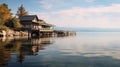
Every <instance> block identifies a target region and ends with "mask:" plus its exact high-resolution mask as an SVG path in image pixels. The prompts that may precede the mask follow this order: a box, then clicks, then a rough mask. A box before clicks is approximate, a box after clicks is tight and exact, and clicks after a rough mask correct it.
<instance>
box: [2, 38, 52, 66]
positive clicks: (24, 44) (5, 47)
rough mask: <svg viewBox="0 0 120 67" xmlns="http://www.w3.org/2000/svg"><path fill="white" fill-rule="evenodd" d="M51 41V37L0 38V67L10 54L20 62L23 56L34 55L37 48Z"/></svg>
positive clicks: (5, 62)
mask: <svg viewBox="0 0 120 67" xmlns="http://www.w3.org/2000/svg"><path fill="white" fill-rule="evenodd" d="M51 43H53V39H52V38H49V37H47V38H34V39H29V38H15V39H12V38H7V39H6V38H4V39H3V38H1V39H0V44H1V45H0V67H2V66H4V65H7V64H8V62H9V61H10V58H11V55H12V54H14V55H15V56H17V60H16V61H17V62H20V63H22V62H23V61H24V60H25V56H36V55H38V51H39V50H44V47H45V46H47V45H50V44H51Z"/></svg>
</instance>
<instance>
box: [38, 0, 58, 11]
mask: <svg viewBox="0 0 120 67" xmlns="http://www.w3.org/2000/svg"><path fill="white" fill-rule="evenodd" d="M57 1H58V0H37V3H40V5H41V7H42V8H44V9H50V8H53V7H54V4H55V3H57Z"/></svg>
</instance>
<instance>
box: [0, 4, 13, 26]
mask: <svg viewBox="0 0 120 67" xmlns="http://www.w3.org/2000/svg"><path fill="white" fill-rule="evenodd" d="M10 11H11V10H10V9H9V8H8V5H7V4H0V25H3V24H4V23H5V22H7V20H8V19H10V18H11V15H12V14H11V13H10Z"/></svg>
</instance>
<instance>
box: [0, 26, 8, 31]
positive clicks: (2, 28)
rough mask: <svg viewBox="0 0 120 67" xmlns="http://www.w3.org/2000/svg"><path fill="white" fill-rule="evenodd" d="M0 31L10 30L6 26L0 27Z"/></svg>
mask: <svg viewBox="0 0 120 67" xmlns="http://www.w3.org/2000/svg"><path fill="white" fill-rule="evenodd" d="M0 30H9V28H8V27H6V26H3V25H0Z"/></svg>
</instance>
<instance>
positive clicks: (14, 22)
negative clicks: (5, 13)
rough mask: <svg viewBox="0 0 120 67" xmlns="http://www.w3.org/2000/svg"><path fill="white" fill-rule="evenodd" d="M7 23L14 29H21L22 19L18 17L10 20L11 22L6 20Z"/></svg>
mask: <svg viewBox="0 0 120 67" xmlns="http://www.w3.org/2000/svg"><path fill="white" fill-rule="evenodd" d="M5 25H6V26H7V27H9V28H11V29H14V30H20V28H21V27H22V25H21V24H20V20H19V19H18V18H16V17H14V18H12V19H10V20H9V22H6V23H5Z"/></svg>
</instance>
